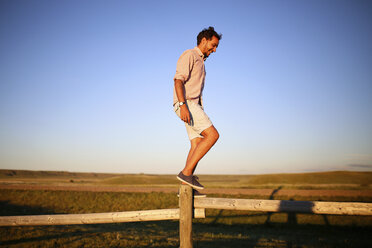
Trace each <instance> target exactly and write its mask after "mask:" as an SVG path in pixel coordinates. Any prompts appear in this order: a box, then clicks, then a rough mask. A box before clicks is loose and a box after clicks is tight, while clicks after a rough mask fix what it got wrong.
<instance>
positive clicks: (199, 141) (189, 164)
mask: <svg viewBox="0 0 372 248" xmlns="http://www.w3.org/2000/svg"><path fill="white" fill-rule="evenodd" d="M201 135H202V136H203V138H195V139H192V140H191V148H190V152H189V155H188V156H187V160H186V166H185V168H184V169H183V170H182V173H183V174H184V175H185V176H190V175H192V174H193V173H194V170H195V168H196V165H197V164H198V162H199V161H200V160H201V159H202V158H203V157H204V155H205V154H206V153H207V152H208V151H209V150H210V149H211V148H212V146H213V145H214V144H215V143H216V141H217V140H218V138H219V136H220V135H219V134H218V132H217V129H216V128H215V127H214V126H213V125H212V126H211V127H209V128H207V129H205V130H204V131H203V132H202V133H201Z"/></svg>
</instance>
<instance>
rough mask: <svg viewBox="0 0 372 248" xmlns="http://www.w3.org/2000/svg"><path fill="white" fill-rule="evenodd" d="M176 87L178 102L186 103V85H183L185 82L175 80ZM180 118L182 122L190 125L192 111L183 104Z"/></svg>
mask: <svg viewBox="0 0 372 248" xmlns="http://www.w3.org/2000/svg"><path fill="white" fill-rule="evenodd" d="M174 87H175V89H176V95H177V99H178V101H179V102H186V97H185V85H184V84H183V82H182V81H181V80H179V79H175V80H174ZM180 116H181V120H183V121H184V122H186V123H189V124H190V122H191V117H190V111H189V109H188V108H187V105H186V104H183V105H182V106H181V107H180Z"/></svg>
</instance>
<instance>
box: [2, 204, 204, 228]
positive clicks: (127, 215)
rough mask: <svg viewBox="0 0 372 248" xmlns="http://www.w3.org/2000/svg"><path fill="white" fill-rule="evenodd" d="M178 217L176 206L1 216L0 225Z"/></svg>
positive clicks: (197, 212) (199, 212) (199, 213)
mask: <svg viewBox="0 0 372 248" xmlns="http://www.w3.org/2000/svg"><path fill="white" fill-rule="evenodd" d="M194 217H195V218H205V212H204V209H195V211H194ZM179 218H180V210H179V209H178V208H176V209H158V210H144V211H127V212H113V213H94V214H52V215H24V216H1V217H0V226H40V225H74V224H102V223H119V222H138V221H155V220H178V219H179Z"/></svg>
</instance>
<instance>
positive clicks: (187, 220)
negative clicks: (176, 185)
mask: <svg viewBox="0 0 372 248" xmlns="http://www.w3.org/2000/svg"><path fill="white" fill-rule="evenodd" d="M179 196H180V200H179V205H180V248H192V217H193V216H192V214H193V192H192V188H191V187H190V186H188V185H183V184H182V185H181V187H180V192H179Z"/></svg>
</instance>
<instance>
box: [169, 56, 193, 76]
mask: <svg viewBox="0 0 372 248" xmlns="http://www.w3.org/2000/svg"><path fill="white" fill-rule="evenodd" d="M193 65H194V58H193V55H192V53H191V52H190V51H185V52H184V53H183V54H182V55H181V56H180V58H179V59H178V61H177V68H176V75H175V76H174V80H176V79H179V80H181V81H182V82H183V83H185V82H186V81H187V80H188V79H189V78H190V73H191V70H192V67H193Z"/></svg>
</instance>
